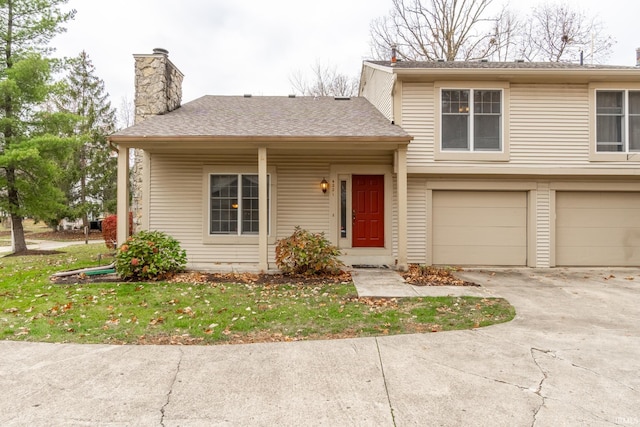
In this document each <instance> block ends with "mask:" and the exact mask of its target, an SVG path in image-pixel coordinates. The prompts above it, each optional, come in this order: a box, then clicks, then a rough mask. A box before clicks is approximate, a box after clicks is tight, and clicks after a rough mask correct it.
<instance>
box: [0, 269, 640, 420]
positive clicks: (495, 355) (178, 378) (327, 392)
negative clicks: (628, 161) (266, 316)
mask: <svg viewBox="0 0 640 427" xmlns="http://www.w3.org/2000/svg"><path fill="white" fill-rule="evenodd" d="M358 273H359V272H358ZM461 275H462V277H463V278H464V279H465V280H469V281H473V282H476V283H479V284H481V285H482V287H483V288H485V289H486V291H487V292H492V293H495V294H497V295H502V296H504V297H505V298H507V299H508V300H509V301H510V302H511V303H512V304H513V305H514V306H515V307H516V310H517V316H516V318H515V319H514V320H513V321H512V322H509V323H505V324H501V325H495V326H491V327H488V328H481V329H475V330H466V331H454V332H440V333H427V334H415V335H397V336H385V337H372V338H358V339H344V340H331V341H307V342H293V343H266V344H247V345H233V346H231V345H220V346H209V347H207V346H191V347H180V346H109V345H72V344H42V343H28V342H12V341H0V425H2V426H43V425H47V426H89V425H91V426H96V425H97V426H138V425H141V426H210V425H221V426H273V425H278V426H389V427H395V426H417V425H419V426H516V427H517V426H526V427H530V426H639V425H640V375H638V373H639V372H640V309H639V307H640V270H633V269H617V270H567V269H555V270H532V269H518V270H497V271H465V272H463V273H461ZM389 277H390V276H389ZM3 316H7V315H6V314H5V313H1V312H0V317H3Z"/></svg>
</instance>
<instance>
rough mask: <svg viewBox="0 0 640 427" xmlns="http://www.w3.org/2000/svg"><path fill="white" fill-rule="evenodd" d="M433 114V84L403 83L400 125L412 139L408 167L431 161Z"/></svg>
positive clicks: (408, 154) (408, 153) (422, 164)
mask: <svg viewBox="0 0 640 427" xmlns="http://www.w3.org/2000/svg"><path fill="white" fill-rule="evenodd" d="M434 114H435V113H434V88H433V84H430V83H408V82H404V83H403V84H402V119H401V122H400V125H401V126H402V128H403V129H404V130H405V131H406V132H407V133H408V134H409V135H411V136H413V137H414V140H413V141H412V142H411V143H410V144H409V149H408V151H407V166H408V167H412V166H424V165H425V163H427V162H432V161H433V150H434V147H433V144H434V126H435V119H436V118H435V117H434Z"/></svg>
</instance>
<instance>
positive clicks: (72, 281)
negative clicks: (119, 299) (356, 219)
mask: <svg viewBox="0 0 640 427" xmlns="http://www.w3.org/2000/svg"><path fill="white" fill-rule="evenodd" d="M164 280H166V281H167V282H169V283H192V284H207V283H240V284H254V285H267V284H268V285H285V284H286V285H291V284H295V285H307V286H315V285H321V284H326V283H349V282H351V273H349V272H342V273H341V274H337V275H320V276H292V275H286V274H255V273H199V272H187V273H179V274H176V275H174V276H172V277H170V278H165V279H164ZM137 281H138V280H125V279H121V278H120V277H118V275H117V274H105V275H100V276H89V275H87V274H74V275H72V276H63V277H51V282H52V283H55V284H58V285H78V284H87V283H105V282H107V283H111V282H120V283H127V282H137Z"/></svg>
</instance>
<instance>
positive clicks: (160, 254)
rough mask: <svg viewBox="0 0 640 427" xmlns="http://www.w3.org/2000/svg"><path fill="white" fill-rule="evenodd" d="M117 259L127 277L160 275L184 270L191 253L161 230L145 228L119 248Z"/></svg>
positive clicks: (122, 275)
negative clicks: (188, 253) (147, 229)
mask: <svg viewBox="0 0 640 427" xmlns="http://www.w3.org/2000/svg"><path fill="white" fill-rule="evenodd" d="M115 263H116V271H117V272H118V274H119V275H120V276H121V277H123V278H125V279H159V278H163V277H165V276H167V275H169V274H172V273H177V272H179V271H182V270H184V267H185V266H186V265H187V253H186V252H185V251H184V249H182V248H180V243H179V242H178V241H177V240H176V239H174V238H173V237H171V236H169V235H167V234H165V233H163V232H161V231H141V232H139V233H136V234H135V235H133V236H131V237H129V238H128V239H127V241H126V242H125V243H123V244H122V245H121V246H120V248H118V251H117V253H116V261H115Z"/></svg>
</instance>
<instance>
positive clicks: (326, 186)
mask: <svg viewBox="0 0 640 427" xmlns="http://www.w3.org/2000/svg"><path fill="white" fill-rule="evenodd" d="M320 188H321V189H322V192H323V193H326V192H327V190H328V189H329V183H328V182H327V180H326V179H324V178H322V181H320Z"/></svg>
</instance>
